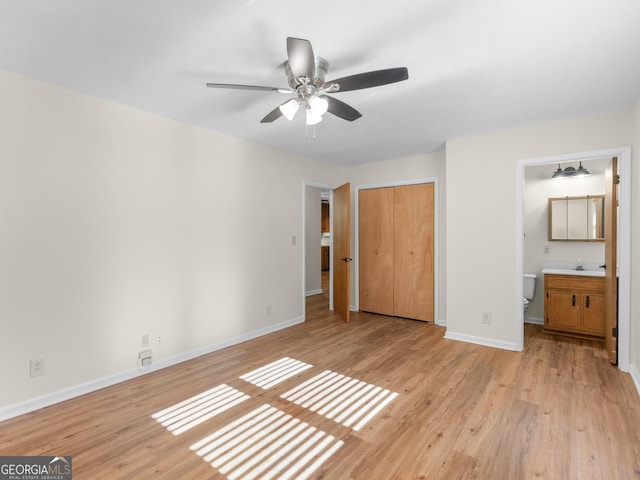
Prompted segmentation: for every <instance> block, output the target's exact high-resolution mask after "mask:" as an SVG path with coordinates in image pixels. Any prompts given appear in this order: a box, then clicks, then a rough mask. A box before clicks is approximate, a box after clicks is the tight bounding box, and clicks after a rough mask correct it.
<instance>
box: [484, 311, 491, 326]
mask: <svg viewBox="0 0 640 480" xmlns="http://www.w3.org/2000/svg"><path fill="white" fill-rule="evenodd" d="M482 323H483V324H484V325H491V312H482Z"/></svg>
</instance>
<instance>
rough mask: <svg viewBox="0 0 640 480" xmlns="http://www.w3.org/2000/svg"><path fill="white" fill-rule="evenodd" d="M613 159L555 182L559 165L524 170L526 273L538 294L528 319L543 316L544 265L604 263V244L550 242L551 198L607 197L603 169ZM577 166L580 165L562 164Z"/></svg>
mask: <svg viewBox="0 0 640 480" xmlns="http://www.w3.org/2000/svg"><path fill="white" fill-rule="evenodd" d="M610 161H611V159H605V160H604V161H594V160H592V161H584V162H583V165H584V167H585V168H587V169H588V170H589V171H590V172H591V175H590V176H588V177H582V178H572V179H566V180H558V179H552V178H551V175H552V174H553V172H554V171H555V170H556V169H557V168H558V166H557V165H536V166H529V167H527V168H526V169H525V199H524V233H525V238H524V271H525V272H526V273H535V274H536V275H537V277H538V278H537V279H536V281H537V286H536V293H535V296H534V298H533V301H531V302H530V303H529V308H528V310H527V313H526V316H527V318H528V319H529V320H531V321H538V322H541V321H542V319H543V316H544V296H543V294H542V292H543V290H544V276H543V275H542V273H541V271H542V269H543V267H544V263H545V262H563V263H565V262H566V263H570V262H574V263H577V260H578V259H581V260H582V262H583V263H585V264H586V263H592V264H598V265H601V264H603V263H604V242H558V241H551V242H550V241H549V240H548V199H549V198H554V197H566V196H586V195H604V168H605V167H606V165H607V164H608V162H610ZM568 165H571V166H573V167H577V166H578V163H577V162H571V163H568V164H565V165H562V168H565V167H566V166H568Z"/></svg>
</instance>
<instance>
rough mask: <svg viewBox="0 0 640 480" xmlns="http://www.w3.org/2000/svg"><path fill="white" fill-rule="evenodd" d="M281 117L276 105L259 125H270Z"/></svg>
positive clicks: (278, 107)
mask: <svg viewBox="0 0 640 480" xmlns="http://www.w3.org/2000/svg"><path fill="white" fill-rule="evenodd" d="M287 101H288V100H287ZM285 103H286V102H285ZM281 116H282V111H281V110H280V105H278V106H277V107H276V108H274V109H273V110H271V111H270V112H269V113H267V115H266V116H265V117H264V118H263V119H262V120H260V123H271V122H273V121H275V120H277V119H279V118H280V117H281Z"/></svg>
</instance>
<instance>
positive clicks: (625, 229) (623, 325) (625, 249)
mask: <svg viewBox="0 0 640 480" xmlns="http://www.w3.org/2000/svg"><path fill="white" fill-rule="evenodd" d="M614 156H617V157H618V159H619V163H618V171H619V174H620V178H621V182H620V192H619V193H620V195H619V205H620V207H619V218H618V240H619V243H618V260H619V262H618V264H619V288H618V343H619V346H618V368H619V369H620V370H622V371H628V370H629V340H630V332H629V328H630V274H631V272H630V269H631V234H630V232H631V217H630V204H631V203H630V199H631V192H630V181H629V179H630V163H631V148H630V147H620V148H614V149H607V150H597V151H589V152H578V153H572V154H566V155H557V156H550V157H541V158H533V159H525V160H519V161H518V162H517V166H516V212H517V215H516V299H517V302H516V305H517V307H516V308H517V312H516V315H515V318H516V332H517V335H516V342H517V345H516V346H517V350H520V351H521V350H522V349H523V348H524V312H523V309H522V298H523V281H522V279H523V275H524V273H525V233H526V232H525V229H524V225H525V222H524V215H525V209H524V207H525V204H524V199H525V169H526V168H527V167H532V166H538V165H548V166H549V167H550V169H552V168H551V167H554V166H557V164H559V163H560V164H562V163H566V162H573V163H574V164H577V163H578V162H579V161H587V160H595V159H600V158H611V157H614ZM625 179H627V180H626V181H625ZM540 285H541V284H539V285H538V292H540ZM536 295H541V294H540V293H537V294H536Z"/></svg>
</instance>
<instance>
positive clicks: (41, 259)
mask: <svg viewBox="0 0 640 480" xmlns="http://www.w3.org/2000/svg"><path fill="white" fill-rule="evenodd" d="M0 90H1V91H2V92H3V93H2V97H3V102H2V108H0V243H1V244H2V246H1V248H0V265H1V266H2V267H1V268H0V319H1V322H2V331H3V334H2V335H0V378H2V380H3V386H2V388H0V414H1V413H2V412H1V410H2V408H3V407H6V406H10V405H15V404H17V403H19V402H25V401H27V400H32V399H34V398H38V397H41V396H46V395H52V394H53V393H54V392H60V391H63V390H64V389H68V388H75V387H77V386H78V385H85V384H87V383H91V382H95V381H96V380H97V379H104V378H107V379H108V378H111V377H112V376H116V377H117V376H118V375H119V374H122V372H129V373H131V372H137V358H138V352H139V351H140V350H142V348H141V336H142V335H144V334H147V333H148V334H150V336H151V348H152V349H153V354H154V361H155V362H156V364H158V363H162V361H166V360H167V359H172V358H179V357H180V356H184V355H185V354H189V352H199V351H202V349H205V350H206V349H207V348H210V347H211V346H216V345H223V344H225V343H228V342H232V341H234V339H239V338H245V337H246V336H250V335H253V334H255V333H256V332H258V333H260V332H265V331H269V330H272V329H277V328H281V327H282V326H285V325H288V324H291V323H295V322H298V321H301V320H302V315H303V304H302V299H303V288H304V284H303V282H304V279H303V278H302V271H303V266H302V262H303V258H304V254H303V252H302V234H303V224H302V218H303V211H302V198H301V187H302V185H303V181H304V180H305V179H306V178H314V179H316V180H318V181H320V182H324V183H327V184H333V183H335V182H334V178H332V177H337V174H338V170H337V169H336V168H335V167H333V168H332V167H329V166H327V165H324V164H321V163H318V162H314V161H311V160H308V159H305V158H301V157H299V156H295V155H291V154H287V153H283V152H280V151H277V150H274V149H270V148H266V147H261V146H258V145H255V144H251V143H248V142H245V141H241V140H238V139H234V138H230V137H227V136H224V135H220V134H216V133H213V132H210V131H206V130H203V129H199V128H195V127H192V126H188V125H184V124H180V123H177V122H174V121H171V120H167V119H164V118H160V117H157V116H154V115H150V114H146V113H143V112H140V111H137V110H134V109H131V108H126V107H123V106H119V105H116V104H113V103H109V102H105V101H101V100H98V99H96V98H93V97H89V96H86V95H81V94H78V93H74V92H71V91H67V90H63V89H60V88H57V87H54V86H51V85H47V84H43V83H39V82H36V81H32V80H29V79H26V78H24V77H19V76H16V75H13V74H8V73H0ZM294 236H295V237H296V239H297V242H296V245H295V246H294V245H293V244H292V243H293V242H292V237H294ZM268 305H270V306H271V311H272V314H271V316H267V314H266V307H267V306H268ZM157 335H161V337H162V341H161V343H160V344H158V343H157V341H156V338H157ZM38 358H44V359H45V361H46V362H45V366H46V374H45V375H44V376H42V377H37V378H29V361H30V359H38Z"/></svg>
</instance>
